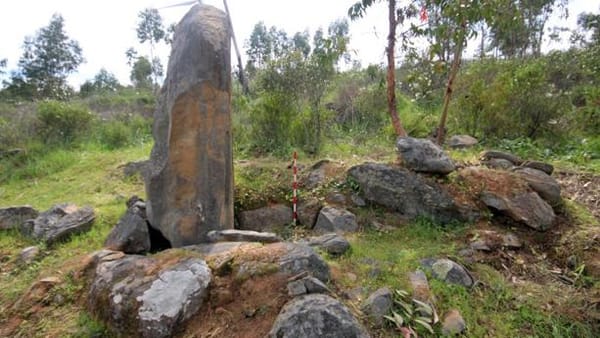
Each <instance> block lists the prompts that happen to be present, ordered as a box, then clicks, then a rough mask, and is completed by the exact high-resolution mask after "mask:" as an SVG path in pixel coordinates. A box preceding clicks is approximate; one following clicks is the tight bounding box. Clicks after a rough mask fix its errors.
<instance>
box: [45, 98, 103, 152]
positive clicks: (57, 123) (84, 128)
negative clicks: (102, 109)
mask: <svg viewBox="0 0 600 338" xmlns="http://www.w3.org/2000/svg"><path fill="white" fill-rule="evenodd" d="M37 117H38V120H39V122H40V125H39V130H38V131H39V135H40V136H41V137H42V138H43V140H45V141H46V142H50V143H64V144H70V143H73V142H74V141H75V140H76V139H77V138H78V137H79V136H81V135H84V134H85V133H86V132H88V131H89V127H90V123H91V122H92V118H93V116H92V113H91V112H90V111H89V110H88V109H87V108H86V107H85V106H83V105H79V104H71V103H65V102H60V101H44V102H40V103H39V104H38V107H37Z"/></svg>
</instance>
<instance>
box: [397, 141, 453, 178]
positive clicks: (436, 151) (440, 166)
mask: <svg viewBox="0 0 600 338" xmlns="http://www.w3.org/2000/svg"><path fill="white" fill-rule="evenodd" d="M396 148H397V149H398V153H399V158H400V160H401V162H402V164H403V165H404V166H405V167H406V168H407V169H409V170H412V171H417V172H425V173H432V174H441V175H447V174H449V173H451V172H453V171H454V170H455V169H456V166H455V165H454V163H453V162H452V160H451V159H450V158H449V157H448V155H446V153H444V151H443V150H442V148H440V147H439V146H438V145H436V144H435V143H433V142H432V141H430V140H428V139H417V138H412V137H400V138H398V140H397V141H396Z"/></svg>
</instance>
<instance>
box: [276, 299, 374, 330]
mask: <svg viewBox="0 0 600 338" xmlns="http://www.w3.org/2000/svg"><path fill="white" fill-rule="evenodd" d="M268 337H269V338H313V337H344V338H366V337H369V335H368V334H367V332H366V330H365V329H364V328H363V327H362V325H361V324H360V322H359V321H358V320H357V319H356V318H354V317H353V316H352V314H351V312H350V311H349V310H348V308H346V307H345V306H344V305H343V304H342V303H340V302H339V301H337V300H336V299H334V298H332V297H330V296H327V295H323V294H308V295H304V296H300V297H296V298H294V299H292V300H291V301H290V302H288V303H287V304H286V305H285V306H284V307H283V309H282V310H281V312H280V313H279V316H277V319H275V323H274V324H273V327H272V329H271V331H270V332H269V334H268Z"/></svg>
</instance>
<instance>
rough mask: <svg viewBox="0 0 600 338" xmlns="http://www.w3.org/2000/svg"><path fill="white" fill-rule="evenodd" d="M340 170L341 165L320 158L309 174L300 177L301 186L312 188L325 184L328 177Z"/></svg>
mask: <svg viewBox="0 0 600 338" xmlns="http://www.w3.org/2000/svg"><path fill="white" fill-rule="evenodd" d="M338 170H340V165H339V164H338V163H336V162H333V161H330V160H320V161H318V162H317V163H315V164H313V165H312V166H311V167H310V168H309V171H308V173H307V174H305V175H302V176H301V177H300V186H301V187H302V188H304V189H307V190H311V189H315V188H317V187H319V186H320V185H322V184H324V183H325V181H326V180H327V178H328V177H331V176H332V175H334V174H335V173H336V172H337V171H338Z"/></svg>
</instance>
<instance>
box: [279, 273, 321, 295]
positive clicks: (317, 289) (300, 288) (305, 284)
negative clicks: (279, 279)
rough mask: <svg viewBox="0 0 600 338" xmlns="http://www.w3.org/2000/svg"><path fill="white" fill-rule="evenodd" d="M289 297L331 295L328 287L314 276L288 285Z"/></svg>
mask: <svg viewBox="0 0 600 338" xmlns="http://www.w3.org/2000/svg"><path fill="white" fill-rule="evenodd" d="M287 289H288V295H290V296H292V297H297V296H300V295H304V294H307V293H330V292H331V291H330V290H329V289H328V288H327V286H326V285H325V284H324V283H323V282H321V281H320V280H318V279H317V278H315V277H312V276H306V277H304V278H302V279H299V280H294V281H291V282H289V283H288V285H287Z"/></svg>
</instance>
